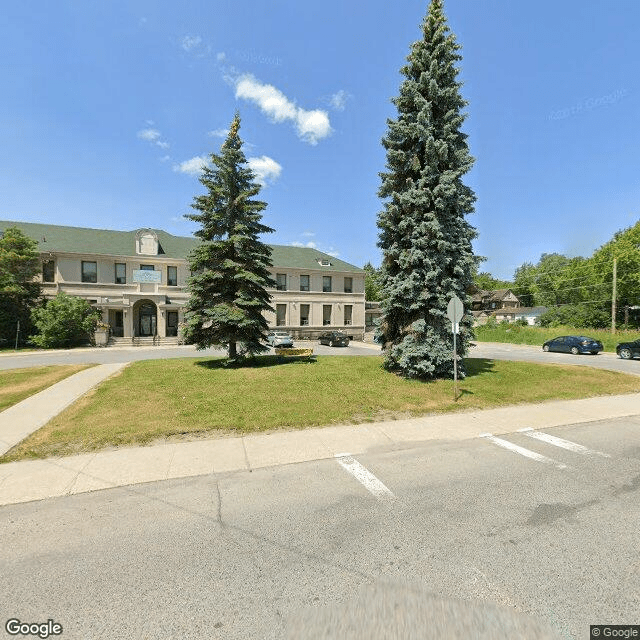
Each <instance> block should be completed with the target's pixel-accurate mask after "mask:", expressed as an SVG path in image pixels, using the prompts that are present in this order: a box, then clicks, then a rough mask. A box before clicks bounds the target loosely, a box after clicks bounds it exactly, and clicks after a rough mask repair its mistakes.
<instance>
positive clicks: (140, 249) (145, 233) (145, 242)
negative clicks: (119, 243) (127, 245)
mask: <svg viewBox="0 0 640 640" xmlns="http://www.w3.org/2000/svg"><path fill="white" fill-rule="evenodd" d="M136 253H137V254H138V255H142V256H157V255H158V236H157V234H156V233H155V231H152V230H151V229H140V231H138V232H137V233H136Z"/></svg>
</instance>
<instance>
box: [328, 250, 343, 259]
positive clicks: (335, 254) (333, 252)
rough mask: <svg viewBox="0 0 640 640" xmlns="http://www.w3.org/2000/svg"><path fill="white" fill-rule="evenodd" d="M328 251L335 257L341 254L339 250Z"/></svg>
mask: <svg viewBox="0 0 640 640" xmlns="http://www.w3.org/2000/svg"><path fill="white" fill-rule="evenodd" d="M327 253H328V254H329V255H330V256H333V257H334V258H337V257H338V256H339V255H340V253H338V252H337V251H327Z"/></svg>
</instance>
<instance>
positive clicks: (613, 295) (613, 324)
mask: <svg viewBox="0 0 640 640" xmlns="http://www.w3.org/2000/svg"><path fill="white" fill-rule="evenodd" d="M617 272H618V258H614V259H613V291H612V293H611V333H615V332H616V284H617Z"/></svg>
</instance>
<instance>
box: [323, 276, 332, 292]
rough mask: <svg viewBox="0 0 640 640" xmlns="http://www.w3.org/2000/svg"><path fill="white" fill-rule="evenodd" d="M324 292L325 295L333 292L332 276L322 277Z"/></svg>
mask: <svg viewBox="0 0 640 640" xmlns="http://www.w3.org/2000/svg"><path fill="white" fill-rule="evenodd" d="M322 290H323V291H324V292H325V293H327V292H329V291H331V276H322Z"/></svg>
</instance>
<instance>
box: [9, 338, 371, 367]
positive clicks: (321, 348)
mask: <svg viewBox="0 0 640 640" xmlns="http://www.w3.org/2000/svg"><path fill="white" fill-rule="evenodd" d="M295 346H297V347H309V346H311V347H313V351H314V353H315V354H318V355H352V356H353V355H356V356H362V355H367V356H370V355H373V354H375V353H379V351H380V350H379V348H377V347H373V346H371V345H362V346H360V344H359V343H352V344H350V345H349V346H348V347H328V346H327V345H321V344H318V343H317V342H311V341H310V342H305V341H300V342H296V343H295ZM269 353H273V351H271V352H269ZM225 355H226V352H225V351H221V350H218V349H204V350H203V351H197V350H196V348H195V347H193V346H179V347H113V348H112V347H106V348H102V349H101V348H93V349H90V348H86V349H67V350H57V351H44V352H26V353H22V354H19V355H10V354H9V353H4V354H0V370H2V369H20V368H22V367H40V366H45V365H52V364H81V363H96V364H107V363H114V362H134V361H136V360H160V359H162V358H202V357H207V356H209V357H220V356H225Z"/></svg>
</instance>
